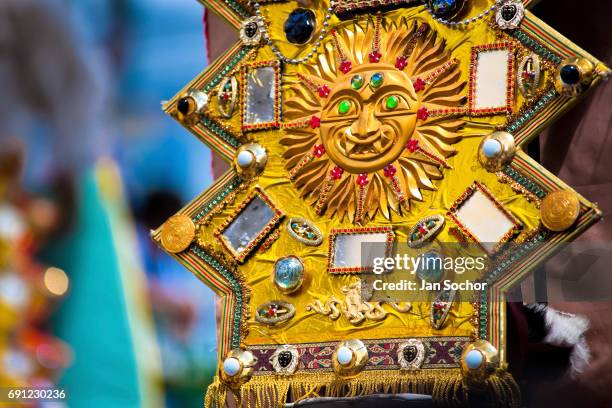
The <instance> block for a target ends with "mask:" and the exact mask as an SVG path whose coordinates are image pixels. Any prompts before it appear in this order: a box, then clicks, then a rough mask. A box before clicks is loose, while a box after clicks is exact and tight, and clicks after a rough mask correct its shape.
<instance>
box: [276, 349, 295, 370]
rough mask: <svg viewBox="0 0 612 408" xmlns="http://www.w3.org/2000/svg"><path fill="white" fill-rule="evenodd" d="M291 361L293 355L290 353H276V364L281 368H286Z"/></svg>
mask: <svg viewBox="0 0 612 408" xmlns="http://www.w3.org/2000/svg"><path fill="white" fill-rule="evenodd" d="M291 360H293V354H291V352H290V351H281V352H280V353H278V364H279V365H280V366H281V367H283V368H287V367H288V366H289V364H291Z"/></svg>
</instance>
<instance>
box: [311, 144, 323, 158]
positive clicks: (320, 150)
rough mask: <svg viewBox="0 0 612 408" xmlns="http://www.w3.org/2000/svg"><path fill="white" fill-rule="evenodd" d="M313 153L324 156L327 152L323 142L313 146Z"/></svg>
mask: <svg viewBox="0 0 612 408" xmlns="http://www.w3.org/2000/svg"><path fill="white" fill-rule="evenodd" d="M312 153H313V154H314V155H315V156H317V157H321V156H323V155H324V154H325V146H323V145H322V144H316V145H314V146H313V148H312Z"/></svg>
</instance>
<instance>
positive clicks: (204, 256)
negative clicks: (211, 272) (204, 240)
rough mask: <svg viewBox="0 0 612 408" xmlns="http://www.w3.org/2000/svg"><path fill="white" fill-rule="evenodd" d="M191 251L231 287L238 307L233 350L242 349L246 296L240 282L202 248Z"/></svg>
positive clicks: (193, 248) (235, 317)
mask: <svg viewBox="0 0 612 408" xmlns="http://www.w3.org/2000/svg"><path fill="white" fill-rule="evenodd" d="M189 250H190V251H191V252H192V253H193V254H194V255H196V256H197V257H198V258H199V259H201V260H202V261H204V262H206V263H207V264H208V265H210V266H211V267H212V268H214V269H215V271H217V272H218V273H219V274H221V275H222V276H223V277H224V278H225V279H226V280H227V281H228V282H229V283H230V285H231V287H232V290H233V292H234V296H235V299H236V307H235V308H234V316H233V317H234V319H233V321H232V323H233V326H232V329H233V330H232V348H238V347H240V343H241V341H240V340H241V321H242V315H243V306H244V301H245V299H244V296H243V293H242V286H241V283H240V282H239V280H238V279H237V278H236V277H235V276H234V275H233V274H232V273H231V272H230V271H229V270H228V269H227V268H226V267H225V266H224V265H223V264H222V263H221V262H219V260H217V258H215V257H214V256H212V255H210V254H209V253H208V252H206V251H204V250H203V249H202V248H200V247H198V246H196V245H192V246H191V247H190V248H189Z"/></svg>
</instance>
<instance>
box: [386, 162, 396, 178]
mask: <svg viewBox="0 0 612 408" xmlns="http://www.w3.org/2000/svg"><path fill="white" fill-rule="evenodd" d="M383 170H384V172H385V177H393V176H395V173H397V169H396V168H395V166H394V165H392V164H387V165H386V166H385V168H384V169H383Z"/></svg>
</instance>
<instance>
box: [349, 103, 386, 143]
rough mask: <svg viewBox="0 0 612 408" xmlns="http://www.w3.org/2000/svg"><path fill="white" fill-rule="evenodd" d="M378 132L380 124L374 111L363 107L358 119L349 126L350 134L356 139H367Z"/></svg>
mask: <svg viewBox="0 0 612 408" xmlns="http://www.w3.org/2000/svg"><path fill="white" fill-rule="evenodd" d="M379 131H380V122H379V120H378V119H377V118H376V116H375V115H374V109H373V108H371V107H369V106H368V105H365V106H364V107H363V109H362V110H361V113H360V114H359V117H358V118H357V119H356V120H355V121H354V122H353V123H352V124H351V134H352V135H353V136H354V137H356V138H358V139H368V138H369V137H371V136H373V135H375V134H376V133H377V132H379Z"/></svg>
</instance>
